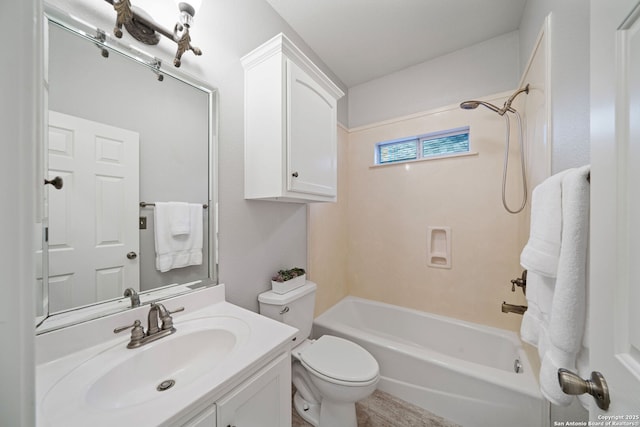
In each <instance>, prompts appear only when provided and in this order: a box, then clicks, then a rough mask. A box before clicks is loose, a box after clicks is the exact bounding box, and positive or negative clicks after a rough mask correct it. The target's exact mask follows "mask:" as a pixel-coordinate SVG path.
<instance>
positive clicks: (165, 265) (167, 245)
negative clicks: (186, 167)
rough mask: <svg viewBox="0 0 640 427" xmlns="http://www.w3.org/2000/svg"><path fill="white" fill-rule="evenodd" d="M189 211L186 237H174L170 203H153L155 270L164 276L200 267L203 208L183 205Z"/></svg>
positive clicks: (191, 204) (180, 235)
mask: <svg viewBox="0 0 640 427" xmlns="http://www.w3.org/2000/svg"><path fill="white" fill-rule="evenodd" d="M185 205H187V208H188V224H189V233H188V234H174V233H173V228H172V219H173V218H172V209H171V207H172V206H173V205H172V204H171V203H160V202H158V203H156V208H155V210H154V224H155V230H154V236H155V248H156V269H157V270H159V271H161V272H166V271H169V270H171V269H174V268H181V267H187V266H189V265H200V264H202V239H203V236H202V233H203V224H202V221H203V219H202V209H203V208H202V205H201V204H196V203H188V204H187V203H185ZM183 222H184V221H183Z"/></svg>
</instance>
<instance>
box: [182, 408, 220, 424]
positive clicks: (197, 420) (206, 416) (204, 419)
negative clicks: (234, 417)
mask: <svg viewBox="0 0 640 427" xmlns="http://www.w3.org/2000/svg"><path fill="white" fill-rule="evenodd" d="M182 427H216V405H215V404H214V405H211V406H210V407H208V408H207V409H205V410H204V411H202V412H200V413H199V414H198V415H196V416H195V417H193V418H192V419H190V420H189V421H188V422H187V423H186V424H183V426H182Z"/></svg>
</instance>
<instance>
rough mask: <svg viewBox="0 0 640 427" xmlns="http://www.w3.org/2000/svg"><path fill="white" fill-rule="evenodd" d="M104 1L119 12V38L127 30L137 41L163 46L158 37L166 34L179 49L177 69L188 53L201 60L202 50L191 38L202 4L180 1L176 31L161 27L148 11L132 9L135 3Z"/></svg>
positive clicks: (175, 59) (129, 0) (117, 16)
mask: <svg viewBox="0 0 640 427" xmlns="http://www.w3.org/2000/svg"><path fill="white" fill-rule="evenodd" d="M104 1H106V2H107V3H109V4H111V5H112V6H113V9H114V10H115V11H116V14H117V15H116V26H115V27H114V29H113V33H114V35H115V36H116V37H117V38H122V27H123V26H124V28H125V29H126V30H127V32H128V33H129V34H131V36H132V37H133V38H135V39H136V40H138V41H141V42H142V43H144V44H148V45H156V44H158V43H159V42H160V36H159V35H158V33H159V34H162V35H163V36H165V37H167V38H168V39H170V40H172V41H174V42H175V43H177V45H178V50H177V51H176V56H175V58H174V59H173V65H175V66H176V67H179V66H180V64H181V61H180V59H181V58H182V54H184V53H185V52H186V51H188V50H192V51H193V53H194V54H195V55H197V56H199V55H202V51H201V50H200V49H199V48H197V47H195V46H192V45H191V36H190V35H189V29H190V28H191V24H192V22H193V17H194V16H195V14H196V11H197V10H198V8H199V7H200V4H201V0H189V2H186V1H179V0H176V3H177V5H178V10H179V11H180V16H179V20H178V22H176V24H175V26H174V27H173V31H169V30H167V29H166V28H164V27H162V26H161V25H159V24H157V23H156V22H155V21H154V20H153V18H151V17H150V16H149V15H148V14H147V13H146V12H145V11H144V10H142V9H140V8H138V7H136V6H133V5H131V0H104Z"/></svg>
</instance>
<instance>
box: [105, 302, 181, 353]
mask: <svg viewBox="0 0 640 427" xmlns="http://www.w3.org/2000/svg"><path fill="white" fill-rule="evenodd" d="M179 311H184V307H180V308H177V309H175V310H173V311H169V310H167V309H166V308H165V306H164V305H162V304H159V303H153V304H151V308H149V315H148V316H147V322H148V324H147V332H144V328H143V327H142V325H141V324H140V321H139V320H136V321H135V322H133V325H128V326H121V327H119V328H115V329H114V330H113V332H114V333H115V334H117V333H120V332H122V331H126V330H127V329H131V340H130V341H129V344H127V348H138V347H141V346H143V345H145V344H148V343H150V342H153V341H156V340H158V339H160V338H162V337H166V336H168V335H171V334H173V333H174V332H175V331H176V328H174V327H173V318H172V317H171V315H172V314H173V313H177V312H179ZM158 320H160V321H161V322H162V323H161V326H158Z"/></svg>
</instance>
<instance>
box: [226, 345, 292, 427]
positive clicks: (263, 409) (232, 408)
mask: <svg viewBox="0 0 640 427" xmlns="http://www.w3.org/2000/svg"><path fill="white" fill-rule="evenodd" d="M217 409H218V426H220V427H256V426H260V427H290V426H291V361H290V356H289V354H288V353H287V354H283V355H281V356H280V357H278V358H277V359H275V360H274V361H273V362H271V363H269V365H267V366H266V367H265V368H264V369H262V370H261V371H260V372H258V373H257V374H256V375H254V376H253V377H251V378H250V379H249V380H247V381H246V382H245V383H243V384H241V385H240V386H239V387H237V388H236V389H235V390H233V391H232V392H231V393H229V394H228V395H226V396H225V397H224V398H222V399H220V400H219V401H218V402H217Z"/></svg>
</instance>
